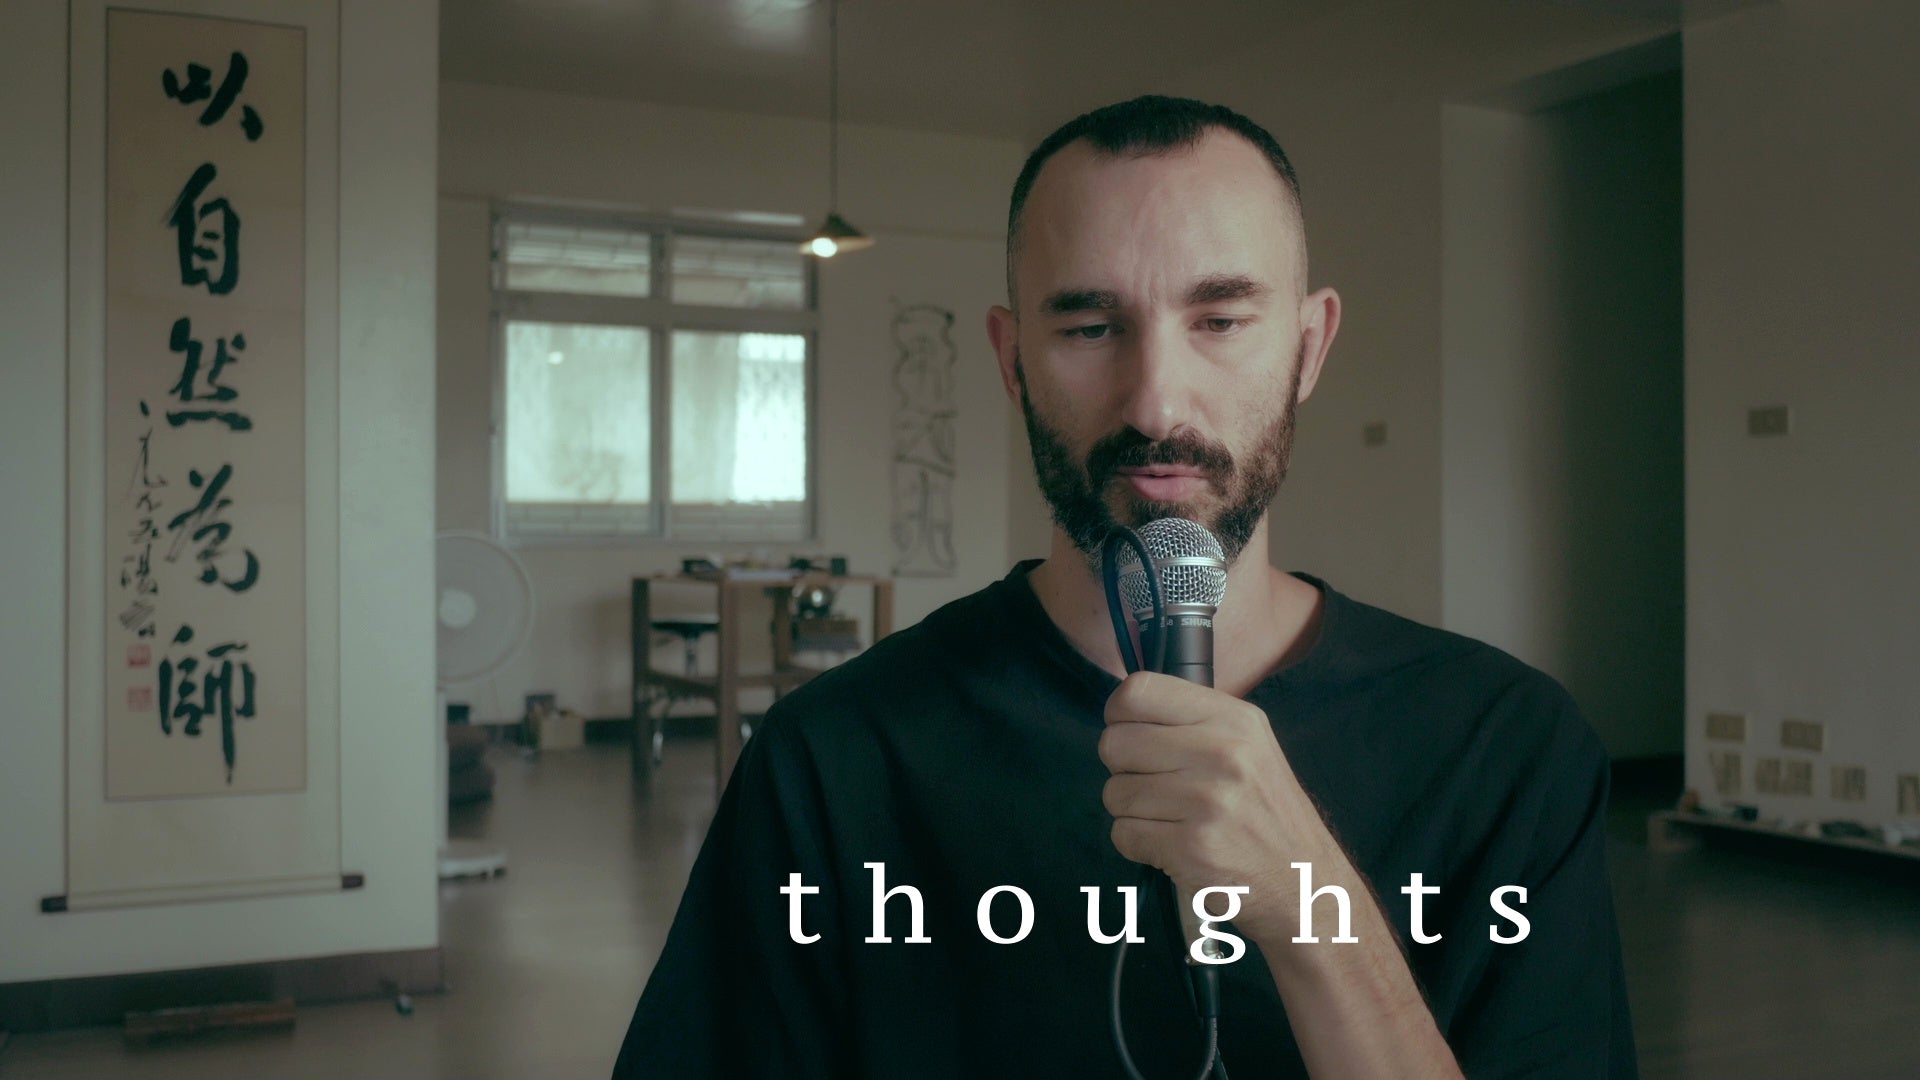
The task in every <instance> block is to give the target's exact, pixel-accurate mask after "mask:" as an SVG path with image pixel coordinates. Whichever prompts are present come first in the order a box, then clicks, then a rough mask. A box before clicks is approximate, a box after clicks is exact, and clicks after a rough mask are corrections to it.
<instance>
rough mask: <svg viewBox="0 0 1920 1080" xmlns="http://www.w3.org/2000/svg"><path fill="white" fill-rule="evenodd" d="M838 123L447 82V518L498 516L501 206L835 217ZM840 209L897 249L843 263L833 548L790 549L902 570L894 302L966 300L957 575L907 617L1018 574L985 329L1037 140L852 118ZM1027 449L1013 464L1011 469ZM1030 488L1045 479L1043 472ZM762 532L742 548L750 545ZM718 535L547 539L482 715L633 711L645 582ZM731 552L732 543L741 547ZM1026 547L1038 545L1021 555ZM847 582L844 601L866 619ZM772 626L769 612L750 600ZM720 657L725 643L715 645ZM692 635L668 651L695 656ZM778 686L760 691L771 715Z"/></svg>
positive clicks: (827, 379) (922, 584)
mask: <svg viewBox="0 0 1920 1080" xmlns="http://www.w3.org/2000/svg"><path fill="white" fill-rule="evenodd" d="M825 147H826V129H825V125H823V124H821V123H818V122H814V121H805V120H795V119H789V118H776V117H756V116H743V115H739V114H730V113H721V112H711V111H703V110H691V109H681V108H668V107H661V106H655V105H648V104H643V103H637V102H625V101H610V100H598V99H592V98H582V97H572V96H567V95H560V94H548V93H540V92H534V91H526V90H514V89H506V88H499V87H488V86H475V85H466V84H459V83H447V84H444V85H443V87H442V112H441V172H440V183H441V190H442V193H443V197H442V199H441V206H440V222H441V235H440V275H441V276H440V282H441V290H440V306H439V319H440V333H441V342H442V349H441V354H440V375H439V394H440V417H441V425H440V435H439V448H438V449H439V461H440V479H439V491H438V508H439V525H440V527H441V528H464V529H480V530H485V529H486V528H487V523H488V500H489V495H490V492H489V483H490V481H489V473H488V469H489V464H488V462H489V453H490V450H489V443H488V437H489V436H488V432H489V420H488V417H489V413H490V410H491V408H492V397H491V394H492V392H491V390H490V386H491V384H492V378H493V375H492V367H491V365H492V363H493V361H492V359H491V351H490V348H489V340H488V335H489V332H490V331H489V329H488V305H489V303H490V292H489V288H490V286H489V278H488V267H487V256H488V246H489V244H488V236H487V229H488V215H489V205H490V204H491V203H493V202H499V201H551V202H563V203H568V204H573V205H586V206H595V205H598V206H613V207H619V208H623V209H628V210H639V211H645V212H656V213H658V212H666V211H671V210H673V209H676V208H679V209H687V208H692V209H704V210H756V211H770V212H781V213H790V214H798V215H801V216H802V217H803V218H805V219H809V220H811V219H813V218H816V217H818V216H819V215H820V214H821V213H822V212H823V211H824V209H825V207H826V155H825ZM841 149H842V153H843V155H844V158H843V162H842V171H841V183H840V188H841V209H842V210H843V212H844V213H845V214H846V215H847V217H848V218H849V219H851V220H852V221H854V222H855V223H856V224H858V225H859V226H860V227H861V228H863V229H866V230H867V231H869V232H871V233H873V234H874V235H875V237H876V238H877V239H878V241H879V242H878V243H877V244H876V245H875V246H874V247H873V248H872V249H871V250H869V251H865V252H861V253H858V254H855V255H852V256H848V257H844V258H839V259H834V260H830V261H828V262H826V263H823V264H822V266H821V271H820V319H821V329H820V355H819V369H818V381H817V389H818V395H819V402H818V412H817V422H818V433H817V438H816V448H817V451H818V453H819V457H820V461H819V470H818V474H817V475H818V477H819V492H818V521H819V534H818V539H817V540H815V541H811V542H807V543H804V544H785V543H782V544H773V545H767V546H769V547H770V548H771V549H772V550H773V552H774V553H775V554H784V553H786V552H787V551H789V550H794V551H829V552H834V553H840V554H845V555H847V556H849V558H850V559H851V560H852V566H853V568H854V569H855V570H856V571H866V572H875V571H877V572H882V573H884V572H886V571H887V570H888V569H889V567H890V565H891V562H890V550H889V547H888V543H889V541H888V537H887V526H888V522H889V509H890V508H889V502H888V500H889V491H890V487H889V471H888V469H889V447H890V438H891V436H890V429H889V424H890V420H891V411H892V407H893V404H892V391H891V387H890V383H889V382H888V379H889V375H890V372H891V370H892V363H893V358H894V349H893V345H892V342H891V339H890V338H889V336H888V324H889V320H890V318H891V315H892V311H893V306H894V304H895V302H896V301H897V302H898V303H900V304H916V303H933V304H938V305H940V306H943V307H946V308H949V309H950V310H952V311H953V312H954V315H955V323H954V326H953V339H954V342H955V344H956V347H957V348H958V350H959V360H958V363H957V370H958V379H957V382H956V390H955V393H956V398H957V402H958V407H959V413H960V423H959V447H958V453H959V477H958V480H957V484H956V488H955V492H954V503H955V508H956V521H957V522H958V523H959V524H958V525H957V526H956V530H955V532H956V535H955V547H956V551H957V553H958V555H959V560H960V565H959V569H958V572H957V574H956V575H955V576H954V577H951V578H934V579H903V580H902V581H901V582H900V583H899V585H898V587H897V589H896V595H895V626H896V627H902V626H906V625H910V624H911V623H913V622H915V621H918V620H919V618H920V617H922V616H923V615H925V614H926V613H927V612H928V611H930V610H932V609H933V608H934V607H936V606H938V605H939V604H940V603H943V602H945V601H946V600H950V599H953V598H955V597H958V596H960V595H963V594H965V593H968V592H971V591H973V590H975V589H977V588H979V587H981V586H983V585H985V584H986V583H988V582H989V581H992V580H993V579H995V578H997V577H999V576H1001V575H1003V574H1005V573H1006V571H1007V569H1008V566H1009V565H1010V556H1009V543H1008V529H1009V524H1008V519H1009V514H1010V513H1011V507H1012V506H1013V505H1015V504H1014V502H1013V500H1012V499H1011V497H1010V495H1009V492H1008V478H1009V476H1010V475H1013V476H1018V475H1020V474H1019V473H1018V472H1017V471H1016V469H1015V468H1014V467H1013V466H1016V465H1018V464H1019V462H1017V461H1012V460H1011V454H1012V453H1013V451H1014V449H1015V445H1016V444H1015V442H1014V440H1013V438H1012V436H1011V434H1010V432H1009V424H1010V423H1012V420H1011V414H1010V412H1009V410H1008V407H1007V405H1006V403H1005V400H1004V397H1003V395H1002V393H1001V391H1000V386H999V379H998V376H997V375H996V373H995V371H994V365H993V353H992V350H991V349H990V348H989V347H988V345H987V341H986V333H985V330H984V320H985V313H986V309H987V307H988V306H990V305H991V304H993V303H996V302H1001V297H1002V294H1003V293H1004V291H1005V286H1004V281H1005V273H1004V263H1003V261H1002V250H1003V240H1002V234H1003V232H1004V229H1005V225H1004V215H1005V212H1006V210H1005V205H1004V200H1005V198H1006V192H1007V191H1008V189H1010V188H1011V186H1012V184H1013V178H1014V175H1015V174H1016V173H1017V172H1018V171H1019V167H1020V162H1021V159H1022V154H1023V151H1022V149H1021V148H1020V147H1018V146H1016V145H1014V144H1012V143H1009V142H998V141H993V140H987V139H978V138H967V137H958V136H947V135H931V134H923V133H914V132H902V131H892V130H887V129H875V128H863V127H853V128H843V130H842V133H841ZM1010 462H1011V464H1010ZM1028 482H1029V483H1030V482H1031V481H1028ZM754 546H757V545H732V547H731V550H743V549H746V548H751V547H754ZM713 547H714V545H710V544H705V543H684V542H683V543H678V544H676V543H673V542H671V541H669V542H666V543H658V542H654V543H630V544H625V545H620V546H606V547H577V546H569V547H540V546H528V547H524V548H522V549H521V551H520V555H521V557H522V559H523V560H524V561H525V562H526V564H527V567H528V570H529V573H530V574H531V575H532V577H533V579H534V587H535V590H536V593H537V603H538V606H539V613H538V615H537V617H536V619H535V625H534V633H533V641H532V643H531V644H530V646H529V647H528V649H527V650H526V651H525V652H524V653H522V654H521V656H520V657H519V658H518V660H517V661H516V662H515V663H513V664H511V665H510V666H509V667H508V668H507V669H506V670H505V671H503V672H502V673H501V674H499V675H498V676H496V677H495V678H493V679H491V680H487V681H484V682H479V683H475V684H467V685H462V686H457V687H454V688H452V696H453V699H454V700H466V701H469V702H470V703H471V704H472V705H473V706H474V711H475V714H476V716H477V717H478V718H480V719H485V720H503V719H510V718H513V717H516V716H517V715H518V714H519V711H520V707H521V699H522V695H524V694H525V693H528V692H533V691H553V692H556V693H558V695H559V700H560V702H561V703H562V704H563V705H566V706H569V707H571V708H574V709H577V710H579V711H580V712H582V713H583V714H585V715H587V716H593V717H614V716H625V715H626V714H627V710H628V705H627V693H628V688H629V683H628V658H627V632H628V631H627V626H628V623H627V605H628V588H629V586H628V582H629V579H630V578H631V577H632V576H633V575H635V574H640V573H646V572H649V571H654V570H662V569H671V568H674V567H677V566H678V564H679V560H680V558H681V557H682V556H683V555H690V554H699V553H701V552H704V551H707V550H709V549H711V548H713ZM721 550H729V548H727V547H722V548H721ZM1022 553H1023V554H1024V552H1022ZM656 595H657V597H658V598H657V600H656V608H662V609H665V610H667V611H676V610H678V611H702V610H704V611H709V612H710V611H712V610H713V607H712V605H713V597H712V593H711V591H710V590H707V589H704V588H699V587H691V586H689V587H675V588H673V589H671V590H662V591H661V592H659V593H657V594H656ZM866 605H867V599H866V597H865V596H862V595H857V594H855V592H854V591H853V590H848V592H847V594H846V595H844V596H843V597H842V600H841V609H842V610H843V611H844V612H845V613H847V614H856V615H863V614H864V613H865V611H866ZM749 619H750V620H751V621H752V624H753V625H754V626H757V625H759V622H760V616H756V615H752V614H751V613H750V614H749ZM745 647H746V655H745V658H744V662H745V663H746V664H748V665H753V664H758V663H763V662H764V661H765V657H766V649H767V647H766V644H765V635H763V634H759V633H757V632H756V631H754V630H753V629H751V627H750V629H749V632H748V634H747V636H746V638H745ZM703 648H704V650H705V653H704V656H703V662H704V663H706V664H708V665H711V663H712V662H713V657H712V653H713V644H712V641H711V639H708V640H707V641H706V642H705V643H704V646H703ZM678 650H679V646H678V644H677V643H674V644H672V645H670V646H663V647H661V648H660V649H659V650H658V651H657V652H656V660H655V662H656V663H657V664H660V665H662V666H666V667H669V668H675V667H677V665H678V664H679V663H680V662H681V661H680V657H679V652H678ZM765 701H766V699H765V698H764V697H757V698H756V697H753V696H746V698H745V700H744V702H743V704H744V706H745V707H747V708H749V709H752V708H757V707H762V706H764V704H765Z"/></svg>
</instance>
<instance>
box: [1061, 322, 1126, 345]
mask: <svg viewBox="0 0 1920 1080" xmlns="http://www.w3.org/2000/svg"><path fill="white" fill-rule="evenodd" d="M1113 330H1114V325H1113V324H1112V323H1093V324H1091V325H1089V326H1074V327H1069V328H1068V329H1066V330H1064V331H1062V332H1063V333H1065V334H1066V335H1067V336H1068V337H1070V338H1079V339H1080V340H1082V341H1099V340H1100V339H1101V338H1104V337H1108V336H1110V335H1111V334H1112V332H1113Z"/></svg>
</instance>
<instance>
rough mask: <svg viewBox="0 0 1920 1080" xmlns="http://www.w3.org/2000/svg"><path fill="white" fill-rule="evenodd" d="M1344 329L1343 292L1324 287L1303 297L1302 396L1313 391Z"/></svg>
mask: <svg viewBox="0 0 1920 1080" xmlns="http://www.w3.org/2000/svg"><path fill="white" fill-rule="evenodd" d="M1339 332H1340V294H1339V293H1337V292H1334V291H1333V290H1332V289H1321V290H1319V291H1318V292H1314V293H1311V294H1309V295H1308V296H1307V297H1306V298H1305V299H1303V300H1301V301H1300V400H1301V401H1305V400H1307V398H1308V397H1309V396H1311V395H1312V394H1313V387H1314V385H1315V384H1316V383H1318V382H1319V381H1320V369H1321V368H1322V367H1323V366H1324V365H1325V364H1326V362H1327V350H1329V349H1331V348H1333V337H1334V335H1335V334H1338V333H1339Z"/></svg>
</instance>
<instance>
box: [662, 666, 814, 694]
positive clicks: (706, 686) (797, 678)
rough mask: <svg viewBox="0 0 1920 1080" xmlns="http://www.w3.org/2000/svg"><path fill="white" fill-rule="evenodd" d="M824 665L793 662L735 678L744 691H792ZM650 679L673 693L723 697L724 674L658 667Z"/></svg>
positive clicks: (735, 681)
mask: <svg viewBox="0 0 1920 1080" xmlns="http://www.w3.org/2000/svg"><path fill="white" fill-rule="evenodd" d="M820 671H821V669H820V668H814V667H807V666H806V665H804V664H789V665H787V666H786V667H784V668H781V669H780V670H779V671H760V672H742V673H741V674H740V675H738V676H736V677H735V679H734V685H735V686H738V687H739V688H740V689H742V690H747V689H751V688H755V687H773V688H774V689H777V690H791V689H793V688H794V687H796V686H799V685H800V684H802V683H804V682H807V681H808V680H810V679H812V678H813V677H814V676H816V675H819V674H820ZM646 681H647V682H648V683H651V684H653V685H654V686H657V687H660V688H661V689H663V690H665V691H666V692H667V693H669V694H680V695H692V696H694V697H710V698H718V697H719V696H720V677H719V676H718V675H676V674H674V673H672V672H669V671H662V670H660V669H659V668H654V669H653V670H652V671H650V672H648V673H647V678H646Z"/></svg>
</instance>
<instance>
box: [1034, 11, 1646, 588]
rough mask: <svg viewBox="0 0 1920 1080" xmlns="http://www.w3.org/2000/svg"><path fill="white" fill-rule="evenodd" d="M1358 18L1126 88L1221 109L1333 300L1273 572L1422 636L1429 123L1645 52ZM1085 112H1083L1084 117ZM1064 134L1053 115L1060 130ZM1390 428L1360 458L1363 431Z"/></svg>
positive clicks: (1496, 17) (1516, 32) (1490, 20)
mask: <svg viewBox="0 0 1920 1080" xmlns="http://www.w3.org/2000/svg"><path fill="white" fill-rule="evenodd" d="M1434 7H1435V5H1433V4H1432V3H1430V2H1429V0H1359V2H1355V3H1351V4H1346V5H1342V6H1340V7H1339V8H1338V9H1337V10H1335V11H1333V12H1331V13H1329V14H1326V15H1324V16H1321V17H1318V18H1314V19H1313V20H1312V21H1311V23H1310V24H1307V25H1303V27H1302V30H1301V36H1300V38H1299V40H1300V41H1304V42H1310V43H1311V47H1306V48H1302V47H1296V43H1295V42H1291V41H1285V40H1280V41H1276V40H1271V39H1263V40H1259V41H1249V42H1246V43H1244V44H1243V45H1242V46H1240V48H1239V49H1238V51H1236V52H1233V53H1231V54H1228V55H1226V56H1223V57H1222V58H1221V60H1220V61H1219V62H1218V63H1214V64H1210V65H1208V67H1207V68H1206V69H1204V70H1200V71H1193V72H1187V73H1184V74H1181V75H1178V76H1176V77H1173V78H1170V79H1165V80H1161V81H1159V82H1158V84H1157V85H1153V86H1142V87H1141V88H1140V89H1141V90H1143V91H1145V90H1158V91H1160V92H1165V93H1181V94H1190V95H1192V96H1195V97H1199V98H1202V99H1205V100H1210V101H1219V102H1220V103H1222V104H1225V105H1229V106H1231V107H1233V108H1235V109H1237V110H1239V111H1240V112H1243V113H1245V114H1247V115H1248V116H1250V117H1251V118H1253V119H1254V120H1256V121H1258V122H1260V123H1261V124H1263V125H1264V126H1266V127H1267V129H1268V130H1269V131H1271V132H1273V134H1274V137H1275V138H1277V139H1278V140H1279V141H1280V143H1281V145H1283V146H1285V147H1286V149H1287V152H1288V154H1289V155H1290V156H1291V157H1292V159H1293V162H1294V165H1295V166H1296V168H1297V169H1298V170H1299V172H1300V179H1301V185H1302V189H1303V195H1304V202H1305V207H1306V220H1307V233H1308V238H1309V247H1310V251H1311V255H1312V260H1313V267H1312V272H1311V276H1312V281H1313V284H1314V285H1315V286H1316V287H1317V286H1321V285H1332V286H1335V287H1336V288H1338V289H1339V290H1340V293H1341V295H1342V297H1343V298H1344V299H1345V300H1346V314H1345V322H1344V324H1343V326H1342V329H1341V331H1340V336H1339V340H1338V341H1336V342H1335V344H1334V347H1333V353H1332V355H1331V357H1330V358H1329V360H1328V362H1327V368H1326V371H1325V373H1324V374H1323V375H1322V377H1321V379H1320V385H1319V389H1317V390H1316V391H1315V392H1314V396H1313V398H1312V399H1311V400H1310V401H1309V402H1307V403H1306V404H1305V405H1303V406H1302V407H1301V411H1300V426H1299V434H1298V438H1297V442H1296V444H1295V451H1294V464H1293V469H1292V471H1291V473H1290V474H1289V476H1288V479H1287V484H1286V487H1285V488H1284V489H1283V490H1282V491H1281V494H1280V499H1279V502H1278V504H1277V509H1276V512H1275V516H1274V532H1273V555H1274V559H1275V561H1276V563H1277V564H1278V565H1281V566H1284V567H1288V568H1297V569H1302V570H1310V571H1314V572H1316V573H1320V574H1323V575H1325V576H1326V577H1327V579H1328V580H1329V581H1330V582H1331V583H1332V584H1333V585H1334V586H1335V587H1336V588H1339V589H1341V590H1342V591H1344V592H1346V593H1348V594H1350V595H1352V596H1355V597H1358V598H1359V599H1362V600H1365V601H1368V602H1370V603H1376V604H1380V605H1382V606H1384V607H1387V608H1389V609H1391V610H1393V611H1397V612H1399V613H1401V614H1403V615H1407V616H1410V617H1412V618H1415V619H1419V620H1421V621H1424V622H1429V623H1439V622H1441V621H1442V617H1443V614H1442V600H1441V576H1442V575H1441V557H1440V550H1441V491H1440V487H1441V485H1440V462H1441V448H1440V444H1441V388H1442V383H1441V364H1440V351H1441V277H1442V274H1441V259H1442V243H1441V216H1442V215H1441V202H1440V195H1441V112H1442V106H1443V105H1445V104H1446V103H1448V102H1455V101H1463V100H1466V99H1468V98H1471V97H1474V96H1476V95H1478V94H1480V93H1483V92H1485V91H1487V90H1490V89H1492V88H1495V87H1500V86H1504V85H1507V84H1510V83H1514V82H1517V81H1519V80H1521V79H1523V78H1527V77H1530V76H1534V75H1538V74H1540V73H1543V72H1547V71H1551V70H1554V69H1557V68H1560V67H1564V66H1567V65H1570V64H1573V63H1575V62H1578V61H1581V60H1585V59H1587V58H1590V57H1593V56H1597V55H1600V54H1603V53H1607V52H1611V51H1613V50H1616V49H1620V48H1624V47H1627V46H1629V45H1633V44H1637V43H1639V42H1642V41H1644V40H1646V39H1648V38H1650V37H1653V36H1656V35H1658V34H1659V33H1660V32H1661V31H1662V27H1661V26H1660V25H1658V24H1657V23H1653V22H1637V21H1629V20H1621V19H1607V20H1600V19H1594V18H1591V17H1590V16H1589V15H1588V14H1587V13H1584V12H1581V11H1577V10H1573V9H1574V8H1575V5H1554V4H1461V5H1459V6H1458V8H1457V10H1456V8H1455V7H1453V6H1452V5H1449V6H1448V7H1447V14H1446V17H1445V18H1446V27H1445V30H1444V32H1439V33H1436V32H1432V31H1429V30H1427V29H1424V28H1426V27H1430V26H1431V25H1432V23H1433V21H1434V19H1435V15H1434V12H1433V9H1434ZM1087 104H1089V105H1093V104H1098V103H1095V102H1088V103H1087ZM1063 119H1064V117H1063ZM1375 421H1381V422H1384V423H1385V424H1386V425H1387V442H1386V444H1385V445H1383V446H1378V447H1368V446H1365V445H1364V444H1363V441H1362V429H1363V428H1364V427H1365V425H1367V424H1368V423H1370V422H1375Z"/></svg>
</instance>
